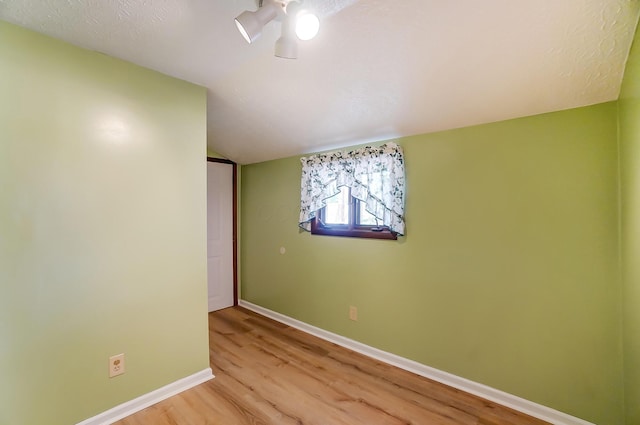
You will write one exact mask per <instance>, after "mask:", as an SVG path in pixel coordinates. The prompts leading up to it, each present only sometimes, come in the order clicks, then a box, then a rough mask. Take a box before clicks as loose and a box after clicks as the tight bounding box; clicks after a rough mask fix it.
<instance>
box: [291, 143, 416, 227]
mask: <svg viewBox="0 0 640 425" xmlns="http://www.w3.org/2000/svg"><path fill="white" fill-rule="evenodd" d="M300 161H301V162H302V181H301V188H300V195H301V202H300V227H302V228H303V229H305V230H308V231H309V230H310V229H311V224H310V223H311V220H312V219H313V218H314V217H315V215H316V212H317V211H318V210H319V209H321V208H323V207H324V206H325V205H326V202H325V200H326V199H328V198H331V197H332V196H335V195H337V194H338V193H339V192H340V189H339V188H340V187H341V186H348V187H350V188H351V195H352V196H353V197H354V198H357V199H359V200H360V201H362V202H364V203H365V205H366V207H365V208H366V210H367V211H368V212H369V213H370V214H373V215H374V216H375V217H376V218H377V219H378V220H380V221H381V222H382V224H384V225H385V226H389V228H390V229H391V230H393V231H394V232H396V233H398V234H400V235H404V155H403V153H402V148H401V147H400V146H398V145H397V144H395V143H393V142H390V143H386V144H384V145H382V146H377V147H371V146H367V147H365V148H361V149H357V150H353V151H339V152H332V153H326V154H318V155H312V156H308V157H303V158H301V159H300Z"/></svg>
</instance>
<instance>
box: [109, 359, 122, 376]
mask: <svg viewBox="0 0 640 425" xmlns="http://www.w3.org/2000/svg"><path fill="white" fill-rule="evenodd" d="M123 373H124V353H122V354H116V355H115V356H111V357H109V378H113V377H114V376H118V375H122V374H123Z"/></svg>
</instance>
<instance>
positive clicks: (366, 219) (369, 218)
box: [358, 201, 378, 226]
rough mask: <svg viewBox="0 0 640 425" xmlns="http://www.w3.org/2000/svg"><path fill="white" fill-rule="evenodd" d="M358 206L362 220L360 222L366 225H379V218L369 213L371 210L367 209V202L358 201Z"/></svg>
mask: <svg viewBox="0 0 640 425" xmlns="http://www.w3.org/2000/svg"><path fill="white" fill-rule="evenodd" d="M358 206H359V208H360V222H359V223H358V224H362V225H364V226H376V225H378V220H376V217H375V216H374V215H373V214H369V212H368V211H367V210H366V209H365V206H366V205H365V203H364V202H360V201H358Z"/></svg>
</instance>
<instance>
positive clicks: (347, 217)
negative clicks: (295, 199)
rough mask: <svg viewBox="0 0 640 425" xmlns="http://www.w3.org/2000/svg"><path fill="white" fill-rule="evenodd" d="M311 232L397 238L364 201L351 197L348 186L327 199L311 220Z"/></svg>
mask: <svg viewBox="0 0 640 425" xmlns="http://www.w3.org/2000/svg"><path fill="white" fill-rule="evenodd" d="M311 233H312V234H314V235H327V236H350V237H357V238H372V239H397V234H396V233H395V232H393V231H391V230H390V229H389V227H388V226H385V225H383V224H382V223H381V220H379V219H377V218H376V216H374V215H373V214H371V213H370V212H369V211H367V209H366V204H365V203H364V202H362V201H360V200H359V199H357V198H354V197H353V196H351V188H349V187H347V186H342V187H341V188H340V193H338V194H337V195H335V196H333V197H331V198H329V199H327V200H326V206H325V207H324V208H321V209H319V210H318V212H317V214H316V216H315V218H314V219H313V220H312V221H311Z"/></svg>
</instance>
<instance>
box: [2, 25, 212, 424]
mask: <svg viewBox="0 0 640 425" xmlns="http://www.w3.org/2000/svg"><path fill="white" fill-rule="evenodd" d="M0 93H1V94H0V341H1V343H0V377H2V378H1V379H0V424H2V425H9V424H11V425H33V424H47V425H57V424H60V425H62V424H64V425H69V424H73V423H77V422H80V421H82V420H84V419H86V418H88V417H92V416H94V415H96V414H98V413H101V412H103V411H105V410H108V409H110V408H112V407H114V406H116V405H118V404H120V403H122V402H126V401H129V400H131V399H133V398H135V397H137V396H140V395H142V394H145V393H148V392H150V391H152V390H155V389H157V388H159V387H161V386H163V385H166V384H169V383H171V382H174V381H176V380H178V379H180V378H183V377H185V376H188V375H191V374H193V373H195V372H199V371H201V370H203V369H206V368H207V367H208V366H209V362H208V332H207V306H206V298H207V296H206V187H205V184H206V167H205V161H204V160H203V158H204V156H205V155H206V146H205V144H206V94H205V90H204V89H203V88H201V87H197V86H194V85H192V84H188V83H185V82H182V81H179V80H176V79H173V78H170V77H167V76H164V75H161V74H158V73H156V72H152V71H149V70H145V69H143V68H140V67H137V66H134V65H132V64H129V63H125V62H123V61H120V60H116V59H113V58H110V57H108V56H105V55H102V54H99V53H96V52H90V51H86V50H82V49H79V48H77V47H73V46H71V45H68V44H65V43H62V42H60V41H56V40H53V39H51V38H47V37H44V36H42V35H39V34H36V33H33V32H30V31H27V30H24V29H21V28H19V27H16V26H13V25H10V24H8V23H5V22H1V21H0ZM121 352H124V353H125V354H126V369H127V372H126V373H125V374H124V375H122V376H120V377H117V378H114V379H109V378H108V377H107V364H108V357H109V356H110V355H114V354H118V353H121Z"/></svg>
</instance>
